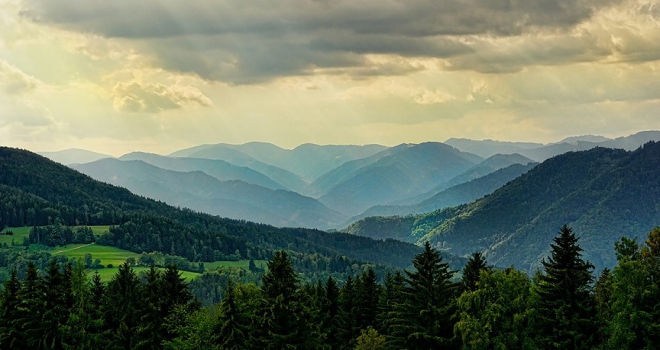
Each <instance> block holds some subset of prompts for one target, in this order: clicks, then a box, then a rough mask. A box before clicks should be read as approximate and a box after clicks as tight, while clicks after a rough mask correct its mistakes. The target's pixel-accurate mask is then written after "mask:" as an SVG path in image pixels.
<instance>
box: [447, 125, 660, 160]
mask: <svg viewBox="0 0 660 350" xmlns="http://www.w3.org/2000/svg"><path fill="white" fill-rule="evenodd" d="M648 141H660V131H642V132H639V133H636V134H633V135H630V136H625V137H618V138H616V139H609V138H606V137H603V136H596V135H583V136H572V137H568V138H566V139H564V140H562V141H559V142H556V143H551V144H547V145H544V144H540V143H523V142H506V141H494V140H483V141H477V140H469V139H449V140H447V141H446V142H445V143H446V144H448V145H451V146H453V147H456V148H458V149H460V150H461V151H465V152H470V153H474V154H477V155H480V156H482V157H484V158H486V157H490V156H492V155H495V154H497V153H500V154H510V153H519V154H521V155H523V156H525V157H528V158H530V159H533V160H534V161H537V162H542V161H544V160H546V159H548V158H551V157H554V156H556V155H559V154H562V153H566V152H575V151H586V150H589V149H592V148H594V147H597V146H601V147H607V148H621V149H625V150H627V151H632V150H635V149H637V148H639V147H640V146H641V145H643V144H645V143H646V142H648Z"/></svg>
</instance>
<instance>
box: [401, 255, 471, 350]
mask: <svg viewBox="0 0 660 350" xmlns="http://www.w3.org/2000/svg"><path fill="white" fill-rule="evenodd" d="M413 266H414V267H415V269H416V271H414V272H409V271H405V273H406V283H407V284H408V286H407V287H406V288H405V289H404V296H405V300H404V302H403V303H401V304H400V305H398V306H397V309H398V310H397V311H398V313H399V315H400V316H401V317H402V319H399V320H397V324H396V325H395V328H397V330H398V332H401V334H402V335H405V336H406V339H405V343H406V344H407V346H408V347H409V348H410V349H442V348H448V347H452V346H453V342H452V338H453V328H454V325H453V322H452V315H453V314H454V309H455V300H456V291H457V287H458V286H457V285H456V284H455V283H453V282H451V281H450V279H451V277H452V276H453V274H454V271H451V270H449V264H447V263H443V262H442V257H441V256H440V253H439V252H438V251H437V250H435V249H433V248H431V244H430V243H429V242H426V243H425V244H424V250H423V251H422V252H421V253H419V254H417V255H416V256H415V258H414V259H413Z"/></svg>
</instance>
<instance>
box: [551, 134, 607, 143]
mask: <svg viewBox="0 0 660 350" xmlns="http://www.w3.org/2000/svg"><path fill="white" fill-rule="evenodd" d="M609 140H611V138H609V137H605V136H599V135H580V136H571V137H567V138H565V139H563V140H561V141H559V142H556V143H577V142H578V141H586V142H593V143H600V142H605V141H609Z"/></svg>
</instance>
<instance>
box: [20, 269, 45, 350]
mask: <svg viewBox="0 0 660 350" xmlns="http://www.w3.org/2000/svg"><path fill="white" fill-rule="evenodd" d="M42 285H43V279H42V278H41V277H39V273H38V271H37V267H36V265H35V264H34V263H33V262H32V261H30V262H29V263H28V266H27V269H26V270H25V279H24V280H23V282H22V283H21V289H20V290H19V293H18V299H19V304H18V309H17V315H16V316H17V317H16V319H15V320H14V327H15V328H16V329H17V330H18V331H19V332H20V333H21V335H22V336H23V339H25V344H26V345H25V347H24V348H25V349H39V347H40V344H41V339H42V335H43V332H42V331H43V323H42V319H43V313H44V310H43V286H42Z"/></svg>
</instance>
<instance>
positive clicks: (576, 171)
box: [352, 143, 660, 272]
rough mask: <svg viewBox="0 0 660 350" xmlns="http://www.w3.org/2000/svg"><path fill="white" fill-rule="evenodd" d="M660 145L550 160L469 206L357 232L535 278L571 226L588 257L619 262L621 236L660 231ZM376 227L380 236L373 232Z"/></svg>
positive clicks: (377, 223)
mask: <svg viewBox="0 0 660 350" xmlns="http://www.w3.org/2000/svg"><path fill="white" fill-rule="evenodd" d="M659 183H660V143H649V144H646V145H645V146H644V147H643V148H640V149H638V150H636V151H633V152H626V151H624V150H618V149H608V148H601V147H598V148H595V149H592V150H588V151H582V152H570V153H566V154H562V155H559V156H556V157H553V158H551V159H548V160H546V161H545V162H543V163H542V164H539V165H537V166H536V167H535V168H533V169H532V170H530V171H529V172H527V173H526V174H524V175H522V176H520V177H519V178H517V179H515V180H514V181H511V182H510V183H508V184H507V185H505V186H504V187H502V188H500V189H499V190H497V191H495V192H493V193H492V194H490V195H488V196H486V197H484V198H482V199H479V200H477V201H475V202H472V203H470V204H466V205H463V206H460V207H452V208H447V209H444V210H439V211H436V212H431V213H427V214H423V215H417V216H411V217H404V218H401V217H391V218H382V217H381V218H368V219H365V220H363V222H361V223H360V224H359V225H355V226H354V227H353V228H352V229H353V233H359V234H363V235H366V236H370V237H377V238H380V237H379V235H383V234H386V235H388V236H390V237H391V236H397V237H402V236H405V235H407V236H408V237H411V236H412V238H409V239H411V240H415V241H423V240H430V241H431V242H432V243H434V244H435V245H437V246H439V247H442V248H443V249H444V250H446V251H448V252H451V253H454V254H457V255H463V256H464V255H467V254H470V253H472V252H474V251H482V252H485V253H486V255H487V257H488V260H489V261H491V262H493V263H495V264H498V265H499V266H510V265H512V264H513V265H515V266H516V267H519V268H524V269H527V270H528V271H530V272H531V271H533V270H534V269H535V268H537V267H538V266H539V263H540V261H541V259H543V258H544V257H545V256H546V255H547V253H548V247H549V244H550V242H551V240H552V238H553V237H554V236H555V235H556V233H557V230H558V228H559V227H560V226H561V225H563V224H568V225H569V226H572V227H573V229H574V231H575V232H576V233H577V235H578V236H580V237H581V239H580V245H581V246H582V248H583V249H584V255H585V257H586V258H587V259H588V260H590V261H591V262H592V263H594V264H595V265H596V266H597V267H600V268H602V267H605V266H609V267H611V266H612V265H613V264H614V263H615V257H614V250H613V246H614V242H615V241H617V240H619V238H620V237H621V236H622V235H625V236H628V237H640V239H641V238H643V237H645V236H646V235H647V234H648V232H649V231H650V230H651V229H652V228H653V227H654V226H658V225H660V186H658V184H659ZM374 228H377V229H374Z"/></svg>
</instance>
